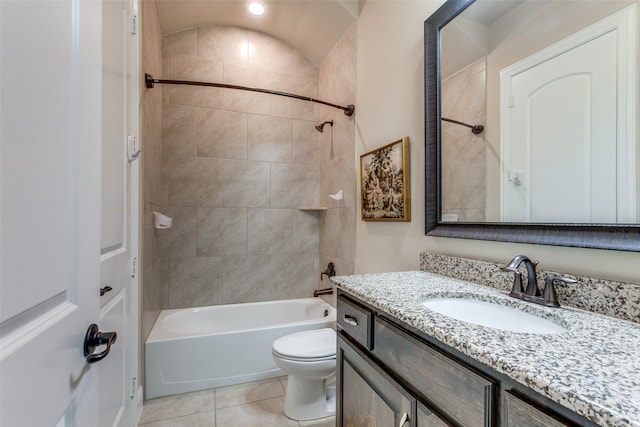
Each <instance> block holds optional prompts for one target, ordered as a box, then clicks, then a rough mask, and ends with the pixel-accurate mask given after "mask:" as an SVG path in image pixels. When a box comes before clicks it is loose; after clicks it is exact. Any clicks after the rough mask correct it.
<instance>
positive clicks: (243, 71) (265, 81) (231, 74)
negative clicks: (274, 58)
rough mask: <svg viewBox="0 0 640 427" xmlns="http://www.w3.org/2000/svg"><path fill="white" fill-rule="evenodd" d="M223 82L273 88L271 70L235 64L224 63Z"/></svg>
mask: <svg viewBox="0 0 640 427" xmlns="http://www.w3.org/2000/svg"><path fill="white" fill-rule="evenodd" d="M224 83H226V84H230V85H238V86H248V87H253V88H260V89H270V90H275V89H276V88H275V86H274V80H273V72H271V71H268V70H265V69H261V68H255V67H247V66H243V65H236V64H228V63H225V64H224Z"/></svg>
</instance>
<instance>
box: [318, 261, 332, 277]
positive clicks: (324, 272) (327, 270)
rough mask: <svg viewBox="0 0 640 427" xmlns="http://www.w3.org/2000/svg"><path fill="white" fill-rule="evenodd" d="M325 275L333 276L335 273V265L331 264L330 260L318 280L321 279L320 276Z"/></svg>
mask: <svg viewBox="0 0 640 427" xmlns="http://www.w3.org/2000/svg"><path fill="white" fill-rule="evenodd" d="M325 275H326V276H327V277H333V276H335V275H336V267H335V266H334V265H333V263H332V262H330V263H329V264H328V265H327V269H326V270H325V271H323V272H322V273H320V280H322V276H325Z"/></svg>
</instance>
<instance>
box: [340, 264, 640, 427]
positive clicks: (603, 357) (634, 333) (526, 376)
mask: <svg viewBox="0 0 640 427" xmlns="http://www.w3.org/2000/svg"><path fill="white" fill-rule="evenodd" d="M332 281H333V282H334V283H335V284H336V285H337V286H338V287H339V288H340V289H343V290H345V291H347V292H349V293H350V294H352V295H354V296H355V297H357V298H359V299H361V300H362V301H364V302H366V303H368V304H370V305H372V306H373V307H376V308H377V309H379V310H380V311H382V312H385V313H387V314H390V315H391V316H393V317H394V318H396V319H398V320H400V321H402V322H404V323H406V324H408V325H411V326H413V327H415V328H417V329H418V330H420V331H422V332H424V333H425V334H427V335H429V336H432V337H433V338H435V339H437V340H439V341H441V342H443V343H444V344H446V345H448V346H450V347H452V348H454V349H456V350H458V351H460V352H462V353H463V354H465V355H467V356H469V357H471V358H473V359H474V360H477V361H478V362H481V363H483V364H485V365H487V366H489V367H490V368H492V369H494V370H495V371H497V372H500V373H502V374H504V375H505V376H507V377H509V378H511V379H513V380H514V381H516V382H518V383H520V384H523V385H525V386H527V387H529V388H531V389H533V390H534V391H536V392H538V393H539V394H541V395H543V396H545V397H547V398H549V399H551V400H553V401H555V402H557V403H559V404H560V405H562V406H564V407H566V408H568V409H570V410H572V411H574V412H576V413H578V414H580V415H582V416H584V417H585V418H587V419H589V420H591V421H593V422H595V423H597V424H600V425H603V426H635V427H640V325H639V324H637V323H633V322H629V321H625V320H619V319H616V318H613V317H608V316H603V315H600V314H595V313H590V312H587V311H583V310H579V309H574V308H565V307H562V308H547V307H543V306H539V305H536V304H531V303H527V302H524V301H521V300H518V299H515V298H511V297H509V296H508V295H507V294H506V293H505V292H504V291H501V290H498V289H495V288H491V287H486V286H480V285H477V284H473V283H470V282H465V281H461V280H457V279H453V278H449V277H444V276H440V275H436V274H432V273H426V272H420V271H411V272H400V273H379V274H365V275H354V276H335V277H332ZM460 293H463V294H473V297H474V298H476V299H482V300H489V301H491V300H493V301H495V300H500V302H501V303H503V304H506V305H509V306H513V307H519V308H522V309H523V310H525V311H527V312H530V313H532V314H536V315H538V316H541V317H545V318H548V319H550V320H552V321H554V322H556V323H558V324H560V325H562V326H564V327H565V328H566V329H568V332H565V333H562V334H549V335H539V334H528V333H516V332H507V331H502V330H497V329H492V328H487V327H483V326H478V325H474V324H471V323H466V322H461V321H457V320H454V319H451V318H449V317H447V316H444V315H441V314H438V313H435V312H433V311H431V310H428V309H427V308H425V307H424V306H423V305H422V302H423V301H424V300H426V299H429V298H432V297H446V296H452V295H453V294H460Z"/></svg>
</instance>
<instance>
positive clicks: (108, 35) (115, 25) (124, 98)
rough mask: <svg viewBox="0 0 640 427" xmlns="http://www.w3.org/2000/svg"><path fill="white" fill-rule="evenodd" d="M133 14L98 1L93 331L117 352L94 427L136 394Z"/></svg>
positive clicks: (127, 418)
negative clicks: (96, 307) (96, 305)
mask: <svg viewBox="0 0 640 427" xmlns="http://www.w3.org/2000/svg"><path fill="white" fill-rule="evenodd" d="M135 13H136V4H135V2H132V1H131V0H109V1H104V2H102V204H101V206H102V208H101V239H100V287H101V290H102V292H100V293H101V297H100V314H99V322H98V324H99V325H100V327H101V328H103V329H105V330H109V331H115V332H117V334H118V339H119V345H117V346H114V347H113V349H112V351H111V353H112V354H110V355H109V357H107V358H105V359H104V361H103V362H101V363H100V364H98V365H97V367H96V368H97V370H98V378H99V383H100V389H99V404H98V405H99V413H100V418H99V422H98V424H96V425H97V426H100V427H108V426H113V425H122V426H126V425H131V422H132V421H135V414H133V413H131V412H132V411H128V409H130V407H131V405H132V403H133V402H134V401H133V400H132V399H133V398H134V397H135V393H136V391H137V385H136V384H137V375H136V371H137V326H138V322H137V314H136V313H137V311H136V309H135V307H137V298H136V295H137V287H136V286H135V283H134V282H132V281H134V280H135V270H134V269H135V264H134V263H135V259H136V256H135V253H136V239H135V237H136V236H137V221H136V220H135V218H136V216H137V197H138V194H137V191H135V188H136V187H135V185H137V181H135V177H136V176H137V173H138V170H137V165H138V162H137V161H133V159H131V158H130V156H133V155H134V153H133V152H131V153H129V152H128V149H129V147H128V141H129V140H133V138H135V137H136V134H137V119H136V114H137V80H138V79H137V76H138V74H137V72H136V71H135V70H136V69H137V64H138V60H137V55H138V50H137V49H136V48H135V47H136V43H137V37H136V36H135V34H132V33H133V32H135V30H134V29H133V28H132V27H133V23H134V22H135V21H133V20H132V17H133V16H135ZM133 19H135V18H133ZM130 148H131V150H135V148H134V147H133V146H131V147H130ZM132 179H133V180H134V182H133V183H132ZM132 184H133V185H132Z"/></svg>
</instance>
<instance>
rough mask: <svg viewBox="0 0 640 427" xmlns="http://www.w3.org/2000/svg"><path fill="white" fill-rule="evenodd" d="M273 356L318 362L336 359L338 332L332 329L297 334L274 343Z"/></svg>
mask: <svg viewBox="0 0 640 427" xmlns="http://www.w3.org/2000/svg"><path fill="white" fill-rule="evenodd" d="M272 349H273V354H274V356H276V357H280V358H282V359H287V360H294V361H300V362H316V361H323V360H331V359H335V358H336V332H335V331H334V330H333V329H330V328H324V329H313V330H310V331H303V332H296V333H293V334H290V335H286V336H284V337H281V338H278V339H277V340H275V341H274V342H273V348H272Z"/></svg>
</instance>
